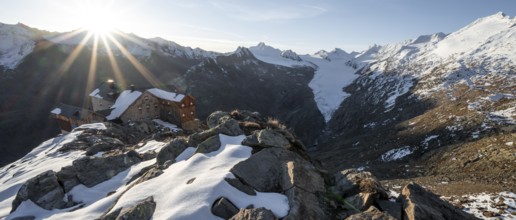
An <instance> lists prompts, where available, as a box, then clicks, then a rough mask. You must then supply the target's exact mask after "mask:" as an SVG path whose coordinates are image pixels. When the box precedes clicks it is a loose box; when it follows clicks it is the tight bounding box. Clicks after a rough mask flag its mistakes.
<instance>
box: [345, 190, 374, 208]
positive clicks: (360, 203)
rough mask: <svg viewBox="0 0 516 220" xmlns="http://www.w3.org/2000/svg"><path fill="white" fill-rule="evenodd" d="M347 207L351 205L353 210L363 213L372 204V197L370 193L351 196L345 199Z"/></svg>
mask: <svg viewBox="0 0 516 220" xmlns="http://www.w3.org/2000/svg"><path fill="white" fill-rule="evenodd" d="M345 200H346V201H347V203H348V204H349V205H352V206H353V208H355V209H358V210H362V211H365V210H367V209H368V208H369V207H371V205H373V202H374V196H373V195H372V194H371V193H359V194H355V195H353V196H350V197H347V198H345Z"/></svg>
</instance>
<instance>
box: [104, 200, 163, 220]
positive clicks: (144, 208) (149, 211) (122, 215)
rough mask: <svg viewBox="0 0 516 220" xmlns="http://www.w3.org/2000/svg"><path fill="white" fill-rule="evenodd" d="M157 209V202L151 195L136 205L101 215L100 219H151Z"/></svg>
mask: <svg viewBox="0 0 516 220" xmlns="http://www.w3.org/2000/svg"><path fill="white" fill-rule="evenodd" d="M155 209H156V202H154V199H153V198H152V196H151V197H148V198H146V199H144V200H143V201H141V202H139V203H137V204H136V205H134V206H130V207H125V208H123V209H122V208H120V209H117V210H115V211H113V212H111V213H109V214H106V215H103V216H101V217H100V218H99V219H100V220H149V219H151V218H152V215H153V214H154V210H155Z"/></svg>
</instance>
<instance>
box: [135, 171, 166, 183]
mask: <svg viewBox="0 0 516 220" xmlns="http://www.w3.org/2000/svg"><path fill="white" fill-rule="evenodd" d="M161 174H163V170H160V169H158V168H156V167H153V168H151V169H149V170H148V171H147V172H145V173H144V174H143V175H142V176H141V178H140V179H138V181H137V182H136V184H138V183H141V182H144V181H147V180H150V179H153V178H155V177H158V176H159V175H161Z"/></svg>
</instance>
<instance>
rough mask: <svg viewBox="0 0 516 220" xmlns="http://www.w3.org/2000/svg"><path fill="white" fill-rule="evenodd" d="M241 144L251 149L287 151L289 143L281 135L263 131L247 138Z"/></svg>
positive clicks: (273, 131) (271, 131) (272, 131)
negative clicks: (271, 148) (272, 148)
mask: <svg viewBox="0 0 516 220" xmlns="http://www.w3.org/2000/svg"><path fill="white" fill-rule="evenodd" d="M242 144H244V145H247V146H251V147H263V148H266V147H279V148H285V149H288V148H289V147H290V142H289V141H288V140H287V138H285V136H283V135H282V134H281V133H279V132H277V131H275V130H271V129H263V130H260V131H258V132H255V133H254V134H252V135H250V136H247V137H246V138H245V139H244V141H243V142H242Z"/></svg>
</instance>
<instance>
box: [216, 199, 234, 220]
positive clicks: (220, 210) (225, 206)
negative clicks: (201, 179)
mask: <svg viewBox="0 0 516 220" xmlns="http://www.w3.org/2000/svg"><path fill="white" fill-rule="evenodd" d="M211 212H212V213H213V214H214V215H215V216H218V217H221V218H223V219H229V218H231V217H232V216H234V215H235V214H237V213H238V208H237V207H236V206H235V205H234V204H233V203H232V202H231V201H229V200H228V199H226V198H224V197H221V198H218V199H217V200H215V202H214V203H213V205H212V206H211Z"/></svg>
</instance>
